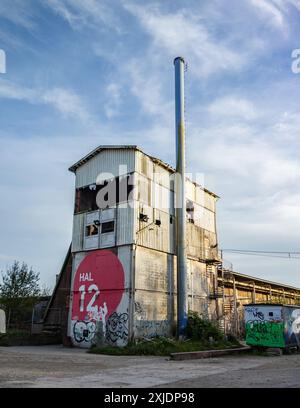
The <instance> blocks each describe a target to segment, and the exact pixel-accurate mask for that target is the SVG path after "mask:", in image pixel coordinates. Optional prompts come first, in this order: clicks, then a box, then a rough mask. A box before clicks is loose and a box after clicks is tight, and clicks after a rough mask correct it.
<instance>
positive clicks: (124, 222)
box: [117, 201, 136, 245]
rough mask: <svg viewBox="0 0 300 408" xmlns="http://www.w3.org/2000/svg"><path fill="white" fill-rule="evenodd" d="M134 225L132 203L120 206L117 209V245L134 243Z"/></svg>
mask: <svg viewBox="0 0 300 408" xmlns="http://www.w3.org/2000/svg"><path fill="white" fill-rule="evenodd" d="M135 225H136V222H135V209H134V202H132V201H131V202H129V203H124V204H120V205H119V206H118V209H117V245H127V244H132V243H133V242H134V240H135V235H134V232H135Z"/></svg>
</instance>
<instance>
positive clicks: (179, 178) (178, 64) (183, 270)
mask: <svg viewBox="0 0 300 408" xmlns="http://www.w3.org/2000/svg"><path fill="white" fill-rule="evenodd" d="M174 65H175V129H176V130H175V132H176V178H175V193H176V202H175V203H176V204H175V207H176V253H177V336H178V337H181V336H183V335H184V334H185V329H186V325H187V312H188V302H187V290H186V287H187V284H186V283H187V261H186V259H187V257H186V200H185V129H184V127H185V126H184V124H185V122H184V65H185V63H184V59H183V58H182V57H177V58H175V60H174Z"/></svg>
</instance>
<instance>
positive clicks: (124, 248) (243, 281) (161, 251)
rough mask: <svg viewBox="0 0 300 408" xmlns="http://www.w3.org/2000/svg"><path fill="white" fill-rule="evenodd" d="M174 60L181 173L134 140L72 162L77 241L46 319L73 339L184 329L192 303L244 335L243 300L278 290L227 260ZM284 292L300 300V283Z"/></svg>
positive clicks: (108, 339)
mask: <svg viewBox="0 0 300 408" xmlns="http://www.w3.org/2000/svg"><path fill="white" fill-rule="evenodd" d="M174 65H175V133H176V170H175V169H174V168H172V167H171V166H170V165H168V164H167V163H164V162H163V161H162V160H160V159H158V158H156V157H153V156H150V155H148V154H147V153H146V152H143V151H142V150H141V149H140V148H138V147H137V146H135V145H129V146H126V145H122V146H114V145H113V146H99V147H97V148H96V149H94V150H93V151H92V152H90V153H89V154H87V155H86V156H84V157H83V158H82V159H80V160H79V161H78V162H76V163H75V164H74V165H73V166H71V167H70V169H69V170H70V171H71V172H73V173H74V174H75V191H74V196H75V203H74V217H73V233H72V244H71V246H70V248H69V250H68V253H67V256H66V259H65V262H64V265H63V267H62V270H61V273H60V275H59V277H58V280H57V284H56V287H55V290H54V292H53V295H52V298H51V300H50V302H49V305H48V308H47V311H46V313H45V319H44V329H45V330H47V329H48V330H55V329H58V330H59V331H60V332H61V333H62V337H63V341H64V343H65V344H73V345H75V346H80V347H90V346H91V345H92V344H104V343H108V344H113V345H116V346H124V345H126V344H127V342H128V341H129V340H133V339H138V338H144V337H153V336H171V335H174V334H175V333H176V334H177V335H178V336H180V335H182V334H184V329H185V327H186V323H187V313H188V310H190V311H195V312H198V313H199V315H200V316H202V317H203V318H205V319H210V320H213V321H215V322H216V323H217V324H218V325H219V326H220V327H222V328H223V329H224V332H232V333H234V334H239V333H240V332H241V325H240V322H241V319H240V317H239V316H240V310H241V306H242V305H243V304H244V303H245V302H248V303H250V302H255V300H256V301H258V300H259V299H258V298H259V296H261V298H262V300H263V301H266V299H265V297H266V296H267V297H268V301H270V302H272V301H273V299H275V298H276V299H277V297H278V284H275V283H272V282H264V281H261V280H260V281H259V282H258V279H256V278H251V277H245V276H244V275H241V274H237V273H235V272H233V271H227V270H225V268H224V267H223V264H222V259H221V256H220V253H219V251H218V239H217V229H216V202H217V200H218V196H217V195H216V194H215V193H213V192H211V191H209V190H207V189H206V188H204V186H203V185H202V184H203V183H201V182H199V181H198V180H197V175H196V177H195V178H194V177H191V178H190V179H189V178H188V177H186V173H185V130H184V127H185V121H184V67H185V63H184V60H183V58H181V57H177V58H175V60H174ZM196 181H197V182H196ZM249 282H250V283H249ZM266 287H268V290H269V292H268V293H267V295H266V294H265V290H266V289H265V288H266ZM283 293H284V295H285V296H286V298H289V299H293V301H294V303H296V302H299V296H300V290H299V289H297V288H291V287H287V286H284V287H283ZM256 296H257V299H256V298H255V297H256ZM249 297H251V301H250V302H249Z"/></svg>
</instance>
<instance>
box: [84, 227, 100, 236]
mask: <svg viewBox="0 0 300 408" xmlns="http://www.w3.org/2000/svg"><path fill="white" fill-rule="evenodd" d="M98 234H99V229H98V227H97V226H96V225H94V224H92V225H87V226H86V227H85V236H86V237H91V236H93V235H98Z"/></svg>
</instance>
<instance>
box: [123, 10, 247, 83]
mask: <svg viewBox="0 0 300 408" xmlns="http://www.w3.org/2000/svg"><path fill="white" fill-rule="evenodd" d="M124 7H125V8H126V10H127V11H129V12H130V13H132V14H133V15H134V16H136V17H137V18H138V20H139V22H140V23H141V25H142V26H143V28H144V29H145V30H146V31H147V32H148V33H149V34H150V35H151V38H152V40H153V47H154V50H153V55H154V54H155V53H156V52H157V50H160V52H161V53H164V54H167V55H169V56H170V58H174V57H176V56H178V55H182V56H183V57H186V59H187V60H188V61H189V63H190V69H191V72H193V74H195V75H197V76H208V75H209V74H212V73H215V72H220V71H222V70H239V69H240V68H241V67H242V66H244V64H245V62H246V61H245V58H244V56H242V55H241V54H240V53H238V52H236V51H235V50H234V49H230V47H228V46H226V44H225V43H224V42H223V41H222V40H221V39H220V38H219V39H215V38H214V37H213V36H212V35H211V34H210V33H209V32H208V30H207V28H206V27H205V25H204V24H203V23H202V20H201V16H198V15H197V13H195V14H194V13H192V12H191V11H188V10H187V9H181V10H180V11H177V12H174V13H163V12H162V11H161V10H160V9H159V8H158V7H154V6H153V7H145V6H140V5H137V4H132V3H130V4H127V3H125V4H124Z"/></svg>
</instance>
